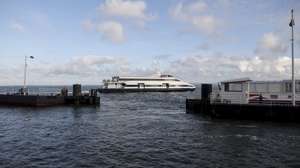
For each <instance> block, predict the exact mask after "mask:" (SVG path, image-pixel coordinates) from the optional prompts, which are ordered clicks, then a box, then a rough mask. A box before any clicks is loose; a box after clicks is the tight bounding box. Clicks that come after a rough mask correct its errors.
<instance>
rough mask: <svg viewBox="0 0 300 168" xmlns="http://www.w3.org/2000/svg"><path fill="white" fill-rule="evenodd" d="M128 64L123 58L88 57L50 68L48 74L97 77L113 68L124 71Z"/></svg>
mask: <svg viewBox="0 0 300 168" xmlns="http://www.w3.org/2000/svg"><path fill="white" fill-rule="evenodd" d="M127 64H128V63H127V60H126V59H123V58H115V57H108V56H94V55H88V56H82V57H77V58H74V59H72V60H71V61H69V62H67V63H65V64H64V65H57V66H51V67H49V68H48V72H47V74H49V75H55V76H56V75H62V76H64V75H70V76H77V77H84V76H88V75H90V76H96V75H99V74H101V75H102V76H103V74H102V73H103V71H106V70H108V69H111V68H112V67H114V69H117V68H121V69H123V68H126V67H127ZM38 69H39V68H38ZM101 72H102V73H101Z"/></svg>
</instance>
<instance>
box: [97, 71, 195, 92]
mask: <svg viewBox="0 0 300 168" xmlns="http://www.w3.org/2000/svg"><path fill="white" fill-rule="evenodd" d="M195 88H196V87H195V86H194V85H192V84H190V83H187V82H184V81H182V80H179V79H177V78H175V77H173V76H172V75H160V76H158V77H120V76H114V77H112V79H111V80H103V87H102V88H100V89H99V91H100V92H102V93H110V92H173V91H193V90H195Z"/></svg>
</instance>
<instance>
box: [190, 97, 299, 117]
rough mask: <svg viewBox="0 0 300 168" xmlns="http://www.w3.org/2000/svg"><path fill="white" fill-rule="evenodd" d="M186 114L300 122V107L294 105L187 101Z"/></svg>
mask: <svg viewBox="0 0 300 168" xmlns="http://www.w3.org/2000/svg"><path fill="white" fill-rule="evenodd" d="M186 112H187V113H198V114H203V115H207V116H210V117H212V118H220V119H241V120H259V121H292V122H300V106H292V105H270V104H269V105H268V104H224V103H210V102H209V101H205V100H200V99H187V100H186Z"/></svg>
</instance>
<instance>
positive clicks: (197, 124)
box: [0, 91, 300, 168]
mask: <svg viewBox="0 0 300 168" xmlns="http://www.w3.org/2000/svg"><path fill="white" fill-rule="evenodd" d="M198 95H199V92H198V91H196V92H193V93H191V92H187V93H127V94H103V95H102V97H101V106H100V108H91V107H89V108H74V107H51V108H8V107H0V167H64V168H65V167H178V168H179V167H180V168H181V167H300V124H287V123H271V122H249V121H229V120H211V119H209V118H204V117H202V116H199V115H193V114H186V113H185V98H186V97H194V96H198Z"/></svg>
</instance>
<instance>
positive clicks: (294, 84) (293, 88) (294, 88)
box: [291, 9, 296, 106]
mask: <svg viewBox="0 0 300 168" xmlns="http://www.w3.org/2000/svg"><path fill="white" fill-rule="evenodd" d="M291 13H292V25H291V27H292V90H293V95H292V101H293V102H292V103H293V106H295V105H296V102H295V94H296V82H295V69H294V68H295V67H294V66H295V65H294V14H293V13H294V10H293V9H292V11H291Z"/></svg>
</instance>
